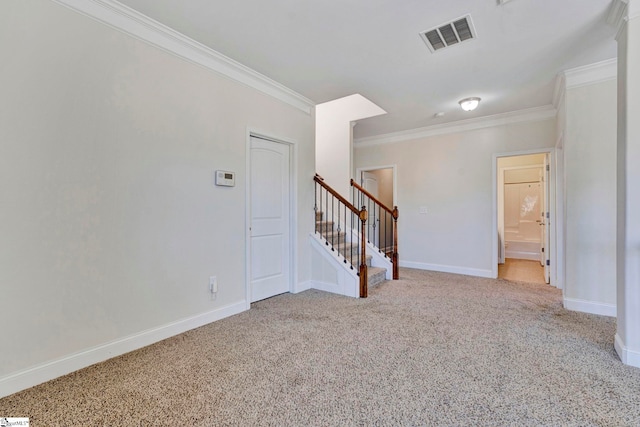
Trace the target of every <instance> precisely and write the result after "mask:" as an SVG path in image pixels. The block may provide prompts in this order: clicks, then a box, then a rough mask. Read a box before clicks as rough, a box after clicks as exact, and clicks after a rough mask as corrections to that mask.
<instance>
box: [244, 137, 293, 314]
mask: <svg viewBox="0 0 640 427" xmlns="http://www.w3.org/2000/svg"><path fill="white" fill-rule="evenodd" d="M251 137H256V138H260V139H265V140H267V141H271V142H274V143H276V144H283V145H286V146H288V147H289V249H290V251H289V292H293V291H294V284H295V283H296V281H297V277H298V239H297V233H296V230H297V229H298V181H297V180H296V179H295V177H296V176H298V161H297V159H298V157H297V153H298V146H297V142H296V141H295V140H292V139H289V138H283V137H278V136H272V135H271V134H270V133H267V132H263V131H259V130H256V129H254V128H249V127H248V128H247V131H246V145H245V149H246V156H245V157H246V165H245V168H246V169H245V190H246V191H245V227H244V241H245V262H244V264H245V298H246V299H245V303H246V308H247V310H249V309H251V232H250V230H249V229H250V227H251Z"/></svg>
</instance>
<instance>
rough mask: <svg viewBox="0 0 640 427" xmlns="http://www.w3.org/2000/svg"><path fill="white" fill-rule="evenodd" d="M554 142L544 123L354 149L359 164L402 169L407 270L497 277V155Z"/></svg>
mask: <svg viewBox="0 0 640 427" xmlns="http://www.w3.org/2000/svg"><path fill="white" fill-rule="evenodd" d="M554 143H555V119H546V120H541V121H534V122H524V123H523V122H521V123H513V124H508V125H499V126H493V127H487V128H483V129H477V130H471V131H465V132H458V133H451V134H447V135H438V136H432V137H425V138H419V139H415V140H411V141H405V142H397V143H390V144H383V145H371V146H358V145H356V150H355V163H356V166H357V167H375V166H376V165H388V164H395V165H397V195H396V197H397V199H396V200H397V204H398V209H399V213H400V217H399V220H398V226H399V256H400V264H401V265H403V266H407V267H416V268H425V269H433V270H441V271H452V272H458V273H464V274H472V275H479V276H491V275H492V267H493V266H492V239H493V233H494V230H493V225H492V222H493V218H492V215H493V208H494V207H493V201H492V199H493V187H494V183H493V178H492V170H493V162H494V159H493V156H494V154H497V153H508V152H519V151H526V150H532V149H540V148H547V147H553V146H554ZM421 206H423V207H426V208H427V214H420V213H419V208H420V207H421Z"/></svg>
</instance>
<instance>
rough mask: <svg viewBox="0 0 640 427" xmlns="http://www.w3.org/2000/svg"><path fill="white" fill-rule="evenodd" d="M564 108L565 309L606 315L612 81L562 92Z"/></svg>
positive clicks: (610, 268)
mask: <svg viewBox="0 0 640 427" xmlns="http://www.w3.org/2000/svg"><path fill="white" fill-rule="evenodd" d="M565 108H566V110H565V114H566V119H565V120H566V123H565V130H564V174H565V187H564V192H565V201H566V204H565V218H566V222H565V230H566V242H565V251H566V252H565V257H566V258H565V259H566V264H565V288H564V291H565V292H564V296H565V305H566V306H567V307H568V308H572V309H579V310H587V311H589V310H591V309H590V308H588V306H589V305H591V306H592V308H594V309H597V307H598V306H601V308H602V309H605V310H606V309H607V307H614V306H615V304H616V286H615V283H616V81H615V80H607V81H604V82H599V83H594V84H590V85H587V86H580V87H575V88H569V89H567V91H566V94H565ZM585 304H586V306H585ZM592 311H593V310H592ZM596 311H597V310H596ZM601 312H602V311H601ZM603 314H604V313H603Z"/></svg>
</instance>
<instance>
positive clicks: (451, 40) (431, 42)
mask: <svg viewBox="0 0 640 427" xmlns="http://www.w3.org/2000/svg"><path fill="white" fill-rule="evenodd" d="M420 37H422V40H424V42H425V43H426V44H427V47H428V48H429V50H431V52H435V51H437V50H440V49H444V48H445V47H450V46H453V45H454V44H458V43H462V42H464V41H467V40H471V39H475V38H476V30H475V28H473V22H472V21H471V15H466V16H463V17H461V18H458V19H456V20H454V21H452V22H448V23H446V24H442V25H438V26H437V27H435V28H432V29H430V30H427V31H423V32H421V33H420Z"/></svg>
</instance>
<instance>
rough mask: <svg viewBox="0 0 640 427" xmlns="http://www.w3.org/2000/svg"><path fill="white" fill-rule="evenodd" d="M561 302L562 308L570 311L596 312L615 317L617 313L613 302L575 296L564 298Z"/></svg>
mask: <svg viewBox="0 0 640 427" xmlns="http://www.w3.org/2000/svg"><path fill="white" fill-rule="evenodd" d="M563 302H564V304H563V305H564V308H566V309H567V310H571V311H580V312H582V313H589V314H598V315H600V316H609V317H616V315H617V310H616V305H615V304H606V303H602V302H595V301H586V300H582V299H575V298H564V301H563Z"/></svg>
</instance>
